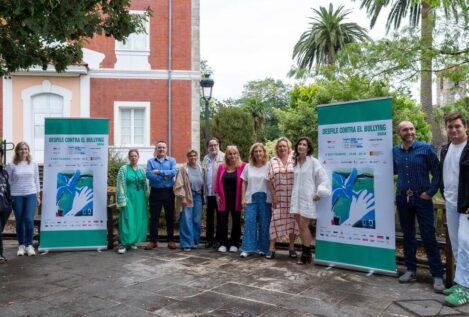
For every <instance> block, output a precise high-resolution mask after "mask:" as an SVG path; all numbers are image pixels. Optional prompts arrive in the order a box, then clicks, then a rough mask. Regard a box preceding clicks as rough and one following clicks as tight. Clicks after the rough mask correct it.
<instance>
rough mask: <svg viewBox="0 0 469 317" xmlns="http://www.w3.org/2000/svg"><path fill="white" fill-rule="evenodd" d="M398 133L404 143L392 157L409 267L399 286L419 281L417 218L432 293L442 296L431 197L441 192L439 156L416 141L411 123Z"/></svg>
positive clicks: (426, 145) (440, 271)
mask: <svg viewBox="0 0 469 317" xmlns="http://www.w3.org/2000/svg"><path fill="white" fill-rule="evenodd" d="M397 133H398V134H399V136H400V137H401V139H402V143H401V144H399V145H397V146H395V147H394V148H393V150H392V153H393V161H394V174H397V184H396V205H397V211H398V214H399V222H400V224H401V229H402V232H403V234H404V259H405V264H406V267H407V271H406V272H405V273H404V274H403V275H401V276H400V277H399V282H400V283H409V282H411V281H414V280H415V279H416V272H417V258H416V252H417V240H416V239H415V218H417V221H418V223H419V227H420V235H421V237H422V240H423V245H424V247H425V251H426V252H427V257H428V264H429V266H430V273H431V274H432V276H433V289H434V290H435V291H436V292H443V290H444V289H445V286H444V283H443V274H444V268H443V264H442V263H441V257H440V252H439V249H438V245H437V242H436V236H435V214H434V211H433V202H432V196H433V195H435V193H436V192H437V191H438V187H439V184H440V180H441V170H440V167H439V162H438V156H437V154H436V151H435V148H434V147H433V146H432V145H431V144H427V143H423V142H419V141H416V140H415V128H414V125H413V124H412V123H411V122H409V121H402V122H401V123H399V125H398V127H397ZM430 174H431V175H432V179H431V181H430V177H429V175H430Z"/></svg>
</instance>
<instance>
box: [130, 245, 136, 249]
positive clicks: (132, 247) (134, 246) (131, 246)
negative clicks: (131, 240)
mask: <svg viewBox="0 0 469 317" xmlns="http://www.w3.org/2000/svg"><path fill="white" fill-rule="evenodd" d="M130 248H131V249H132V250H138V247H137V246H136V245H135V244H131V245H130Z"/></svg>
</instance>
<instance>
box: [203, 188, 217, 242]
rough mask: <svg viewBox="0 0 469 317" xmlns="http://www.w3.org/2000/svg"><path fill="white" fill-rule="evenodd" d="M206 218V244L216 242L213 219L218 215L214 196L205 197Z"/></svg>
mask: <svg viewBox="0 0 469 317" xmlns="http://www.w3.org/2000/svg"><path fill="white" fill-rule="evenodd" d="M206 211H207V214H206V216H207V218H206V220H205V227H206V228H207V229H206V232H205V238H206V239H207V242H213V241H215V240H217V238H215V218H216V214H217V213H218V205H217V197H216V196H207V209H206Z"/></svg>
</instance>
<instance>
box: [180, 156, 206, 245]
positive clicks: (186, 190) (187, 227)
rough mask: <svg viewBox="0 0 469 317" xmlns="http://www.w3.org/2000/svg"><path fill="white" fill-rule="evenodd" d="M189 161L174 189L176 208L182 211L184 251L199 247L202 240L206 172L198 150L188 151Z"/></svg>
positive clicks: (182, 242) (181, 223)
mask: <svg viewBox="0 0 469 317" xmlns="http://www.w3.org/2000/svg"><path fill="white" fill-rule="evenodd" d="M186 156H187V163H186V164H184V165H183V166H182V167H181V168H180V169H179V171H178V173H177V175H176V181H175V182H174V186H173V190H174V195H175V196H176V210H177V211H179V210H181V207H180V206H181V205H182V212H181V215H180V217H179V237H180V245H181V248H182V249H183V250H184V251H186V252H187V251H190V250H191V249H192V248H197V247H198V244H199V241H200V227H201V222H202V205H203V197H204V196H203V188H204V173H203V170H202V167H201V166H200V164H199V163H198V160H199V154H198V153H197V151H196V150H190V151H189V152H187V155H186Z"/></svg>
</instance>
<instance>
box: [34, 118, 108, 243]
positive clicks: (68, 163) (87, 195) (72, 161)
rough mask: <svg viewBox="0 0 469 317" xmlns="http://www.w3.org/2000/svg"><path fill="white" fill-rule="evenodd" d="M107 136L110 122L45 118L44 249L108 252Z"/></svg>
mask: <svg viewBox="0 0 469 317" xmlns="http://www.w3.org/2000/svg"><path fill="white" fill-rule="evenodd" d="M108 132H109V120H108V119H88V118H85V119H81V118H66V119H63V118H46V119H45V135H44V143H45V144H44V149H45V152H44V182H43V183H44V188H43V200H42V213H41V236H40V245H39V250H79V249H82V250H85V249H98V250H99V249H105V248H107V241H106V240H107V239H106V238H107V234H106V232H107V164H108Z"/></svg>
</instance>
